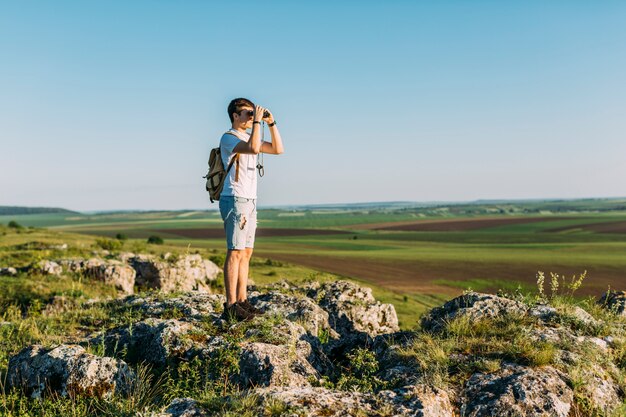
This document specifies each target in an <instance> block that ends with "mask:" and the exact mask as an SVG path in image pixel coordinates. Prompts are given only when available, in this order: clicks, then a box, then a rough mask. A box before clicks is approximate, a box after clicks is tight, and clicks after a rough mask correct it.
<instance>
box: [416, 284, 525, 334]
mask: <svg viewBox="0 0 626 417" xmlns="http://www.w3.org/2000/svg"><path fill="white" fill-rule="evenodd" d="M526 313H527V308H526V306H525V305H524V304H522V303H520V302H518V301H514V300H510V299H508V298H504V297H499V296H497V295H492V294H482V293H476V292H469V293H466V294H463V295H461V296H459V297H457V298H454V299H452V300H450V301H448V302H447V303H445V304H444V305H443V306H441V307H436V308H433V309H432V310H431V311H430V312H429V313H428V314H426V315H425V316H424V317H423V318H422V328H424V329H426V330H439V329H441V328H443V327H444V326H445V325H446V323H448V322H450V321H451V320H454V319H455V318H457V317H462V316H468V317H469V318H470V319H472V320H480V319H483V318H493V317H497V316H501V315H507V314H508V315H512V314H518V315H524V314H526Z"/></svg>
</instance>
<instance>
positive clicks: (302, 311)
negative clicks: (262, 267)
mask: <svg viewBox="0 0 626 417" xmlns="http://www.w3.org/2000/svg"><path fill="white" fill-rule="evenodd" d="M249 299H250V302H251V303H252V304H253V305H254V306H255V307H256V308H258V309H259V310H261V311H263V312H266V313H274V312H276V313H279V314H281V315H283V316H284V317H285V318H286V319H287V320H291V321H294V322H297V323H299V324H301V325H302V326H303V327H304V328H305V329H306V331H307V332H308V333H309V334H311V335H313V336H319V335H320V334H322V333H323V332H328V334H329V337H335V338H336V337H339V335H338V334H337V333H336V332H335V331H334V330H333V329H332V327H331V326H330V322H329V319H328V313H327V312H326V311H325V310H324V309H322V308H321V307H320V306H318V305H317V304H315V303H314V302H313V300H311V299H310V298H308V297H304V296H302V295H295V294H294V295H289V294H283V293H280V292H278V291H270V292H267V293H259V292H256V291H255V292H251V293H250V294H249Z"/></svg>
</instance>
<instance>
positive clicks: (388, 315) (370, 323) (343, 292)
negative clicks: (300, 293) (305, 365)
mask: <svg viewBox="0 0 626 417" xmlns="http://www.w3.org/2000/svg"><path fill="white" fill-rule="evenodd" d="M310 295H311V296H312V298H314V299H317V300H319V305H320V307H322V308H323V309H324V310H326V311H327V312H328V315H329V320H330V325H331V327H332V328H333V329H334V330H335V331H336V332H337V333H339V335H340V336H341V337H342V338H345V339H346V340H348V339H351V338H352V336H355V333H362V334H366V335H368V336H369V337H376V336H378V335H381V334H385V333H393V332H397V331H398V330H399V327H398V316H397V315H396V310H395V308H394V307H393V305H391V304H381V303H380V302H379V301H376V300H375V299H374V297H373V296H372V290H371V289H370V288H365V287H360V286H358V285H356V284H353V283H351V282H347V281H336V282H332V283H326V284H323V285H322V286H320V287H319V288H318V289H311V291H310Z"/></svg>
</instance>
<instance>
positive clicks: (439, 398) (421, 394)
mask: <svg viewBox="0 0 626 417" xmlns="http://www.w3.org/2000/svg"><path fill="white" fill-rule="evenodd" d="M378 398H379V399H380V400H382V402H383V403H385V404H391V405H392V407H393V408H392V409H393V412H394V413H395V415H400V416H419V417H455V416H456V415H457V414H456V412H455V409H454V407H453V406H452V402H451V401H450V397H449V396H448V393H447V392H445V391H444V390H442V389H439V388H435V387H431V386H428V385H423V384H419V385H409V386H405V387H402V388H399V389H396V390H393V391H390V390H387V391H381V392H379V393H378Z"/></svg>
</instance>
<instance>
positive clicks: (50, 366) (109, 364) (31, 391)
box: [8, 345, 134, 398]
mask: <svg viewBox="0 0 626 417" xmlns="http://www.w3.org/2000/svg"><path fill="white" fill-rule="evenodd" d="M133 379H134V375H133V373H132V371H131V370H130V369H129V368H128V366H127V365H126V363H124V362H123V361H120V360H116V359H113V358H103V357H99V356H95V355H91V354H89V353H87V352H86V351H85V349H83V348H82V347H80V346H77V345H59V346H57V347H55V348H53V349H45V348H44V347H43V346H40V345H33V346H29V347H27V348H24V349H22V350H21V351H20V352H19V353H18V354H17V355H15V356H13V357H12V358H11V359H10V360H9V369H8V381H9V387H15V388H19V389H22V390H23V392H24V393H25V394H26V395H28V396H30V397H31V398H41V397H42V396H43V395H44V394H47V393H48V392H54V393H57V394H60V395H62V396H68V395H69V396H71V397H73V396H75V395H82V396H89V397H98V398H110V397H111V396H112V395H113V394H114V393H126V392H127V391H128V389H129V388H130V386H131V384H132V381H133Z"/></svg>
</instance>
